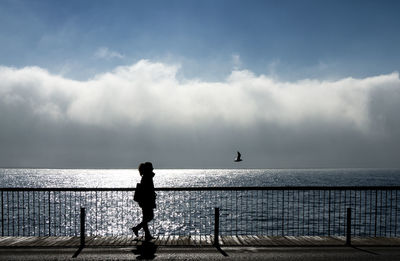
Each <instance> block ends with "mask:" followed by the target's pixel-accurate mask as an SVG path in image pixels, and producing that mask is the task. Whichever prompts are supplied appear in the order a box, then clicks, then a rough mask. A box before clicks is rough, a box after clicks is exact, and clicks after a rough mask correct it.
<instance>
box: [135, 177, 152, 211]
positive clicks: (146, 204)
mask: <svg viewBox="0 0 400 261" xmlns="http://www.w3.org/2000/svg"><path fill="white" fill-rule="evenodd" d="M153 177H154V173H151V174H144V175H143V176H142V180H141V181H140V184H141V186H142V193H143V195H142V200H141V201H140V202H139V206H140V207H141V208H156V193H155V191H154V183H153Z"/></svg>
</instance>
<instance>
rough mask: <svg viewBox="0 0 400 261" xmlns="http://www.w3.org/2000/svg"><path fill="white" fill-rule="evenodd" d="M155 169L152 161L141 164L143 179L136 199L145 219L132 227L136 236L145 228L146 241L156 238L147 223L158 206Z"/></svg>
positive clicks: (137, 190) (140, 172) (140, 169)
mask: <svg viewBox="0 0 400 261" xmlns="http://www.w3.org/2000/svg"><path fill="white" fill-rule="evenodd" d="M153 170H154V169H153V164H151V162H146V163H141V164H140V165H139V174H140V176H142V179H141V181H140V183H139V184H138V187H137V188H136V192H135V201H137V202H138V203H139V206H140V207H141V208H142V213H143V219H142V222H141V223H139V224H138V225H137V226H136V227H133V228H132V231H133V233H134V234H135V236H138V235H139V234H138V232H139V230H140V229H141V228H143V230H144V233H145V241H150V240H151V239H154V237H152V236H151V234H150V231H149V227H148V224H147V223H149V222H150V221H151V220H152V219H153V218H154V212H153V209H154V208H156V195H157V194H156V193H155V191H154V183H153V177H154V175H155V174H154V172H153Z"/></svg>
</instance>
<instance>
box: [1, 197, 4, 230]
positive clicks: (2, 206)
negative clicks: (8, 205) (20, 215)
mask: <svg viewBox="0 0 400 261" xmlns="http://www.w3.org/2000/svg"><path fill="white" fill-rule="evenodd" d="M3 198H4V191H3V190H2V191H1V236H2V237H4V199H3Z"/></svg>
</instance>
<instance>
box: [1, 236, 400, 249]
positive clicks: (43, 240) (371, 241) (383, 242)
mask: <svg viewBox="0 0 400 261" xmlns="http://www.w3.org/2000/svg"><path fill="white" fill-rule="evenodd" d="M351 240H352V241H351V242H352V245H353V246H400V238H399V237H396V238H394V237H392V238H388V237H352V239H351ZM151 242H152V243H153V244H154V245H155V246H177V247H206V246H213V245H214V238H213V237H212V236H191V237H189V236H174V235H171V236H158V237H157V238H156V239H154V240H152V241H151ZM142 244H143V238H142V237H139V238H135V237H134V236H107V237H106V236H87V237H86V244H85V247H131V246H141V245H142ZM345 244H346V238H345V237H340V236H330V237H319V236H296V237H295V236H257V235H254V236H252V235H246V236H221V237H219V245H220V246H221V247H223V246H229V247H231V246H267V247H274V246H276V247H285V246H290V247H303V246H304V247H310V246H316V247H317V246H344V245H345ZM79 246H80V238H79V237H0V247H1V248H13V247H79Z"/></svg>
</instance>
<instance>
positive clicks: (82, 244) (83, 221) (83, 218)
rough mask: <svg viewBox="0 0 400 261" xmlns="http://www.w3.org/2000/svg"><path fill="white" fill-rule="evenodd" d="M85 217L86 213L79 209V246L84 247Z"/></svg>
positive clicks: (83, 209)
mask: <svg viewBox="0 0 400 261" xmlns="http://www.w3.org/2000/svg"><path fill="white" fill-rule="evenodd" d="M85 216H86V211H85V208H81V246H80V247H84V246H85Z"/></svg>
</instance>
